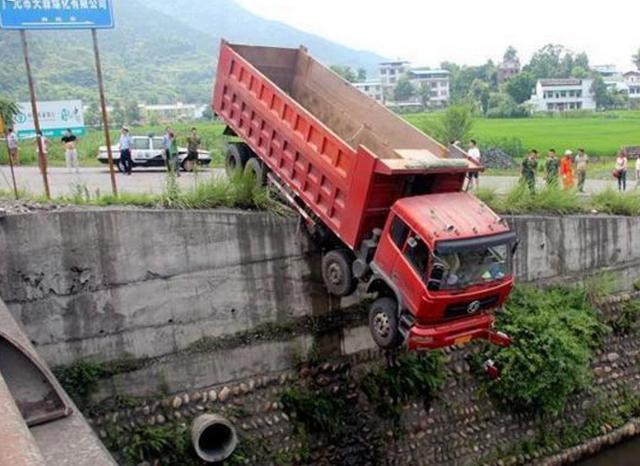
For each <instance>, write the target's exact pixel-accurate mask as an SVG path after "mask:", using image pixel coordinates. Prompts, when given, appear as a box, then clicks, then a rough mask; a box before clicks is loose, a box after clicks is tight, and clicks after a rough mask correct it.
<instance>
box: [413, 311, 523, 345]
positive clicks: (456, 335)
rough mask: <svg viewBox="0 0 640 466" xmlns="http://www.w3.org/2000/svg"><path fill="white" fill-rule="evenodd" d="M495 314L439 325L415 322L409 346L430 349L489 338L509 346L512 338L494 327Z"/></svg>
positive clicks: (492, 341)
mask: <svg viewBox="0 0 640 466" xmlns="http://www.w3.org/2000/svg"><path fill="white" fill-rule="evenodd" d="M494 322H495V317H494V316H493V314H482V315H479V316H476V317H474V318H469V319H461V320H457V321H454V322H447V323H444V324H437V325H430V326H425V325H420V324H415V325H414V326H412V327H411V328H410V329H409V332H408V337H407V346H408V348H409V349H410V350H413V351H428V350H432V349H437V348H444V347H446V346H453V345H462V344H466V343H469V342H470V341H472V340H487V341H489V342H490V343H492V344H494V345H498V346H509V345H510V344H511V338H510V337H509V336H508V335H506V334H504V333H502V332H498V331H496V330H494V329H493V324H494Z"/></svg>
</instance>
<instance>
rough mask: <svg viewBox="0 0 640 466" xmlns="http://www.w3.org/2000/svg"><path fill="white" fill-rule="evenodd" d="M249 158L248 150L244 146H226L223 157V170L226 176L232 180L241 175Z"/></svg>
mask: <svg viewBox="0 0 640 466" xmlns="http://www.w3.org/2000/svg"><path fill="white" fill-rule="evenodd" d="M250 158H251V153H250V152H249V149H248V148H247V147H246V146H245V145H244V144H228V145H227V153H226V155H225V157H224V168H225V169H226V171H227V176H228V177H229V178H233V177H235V176H240V175H241V174H242V173H243V170H244V167H245V165H246V164H247V161H248V160H249V159H250Z"/></svg>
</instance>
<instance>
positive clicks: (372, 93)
mask: <svg viewBox="0 0 640 466" xmlns="http://www.w3.org/2000/svg"><path fill="white" fill-rule="evenodd" d="M353 85H354V86H355V87H356V88H357V89H360V90H361V91H362V92H364V93H365V94H367V95H368V96H369V97H371V98H372V99H374V100H375V101H376V102H380V103H384V87H383V86H382V83H381V82H380V81H364V82H361V83H353Z"/></svg>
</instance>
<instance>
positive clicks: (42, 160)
mask: <svg viewBox="0 0 640 466" xmlns="http://www.w3.org/2000/svg"><path fill="white" fill-rule="evenodd" d="M20 39H21V40H22V53H23V54H24V64H25V67H26V68H27V80H28V81H29V94H30V95H31V113H32V114H33V126H34V129H35V131H36V140H37V142H38V160H39V164H40V172H41V173H42V180H43V181H44V193H45V195H46V196H47V199H51V191H50V189H49V178H48V177H47V156H46V155H45V153H44V147H42V144H43V140H42V138H41V137H39V134H40V118H39V117H38V104H37V103H36V90H35V86H34V84H33V76H32V75H31V62H30V61H29V48H28V47H27V32H26V31H25V30H24V29H21V30H20Z"/></svg>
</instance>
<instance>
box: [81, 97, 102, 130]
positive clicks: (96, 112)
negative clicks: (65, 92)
mask: <svg viewBox="0 0 640 466" xmlns="http://www.w3.org/2000/svg"><path fill="white" fill-rule="evenodd" d="M84 121H85V123H86V124H87V125H89V126H93V127H96V128H97V127H102V116H101V114H100V106H99V105H98V101H97V100H92V101H91V103H90V104H89V106H88V107H87V111H86V112H85V113H84Z"/></svg>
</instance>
